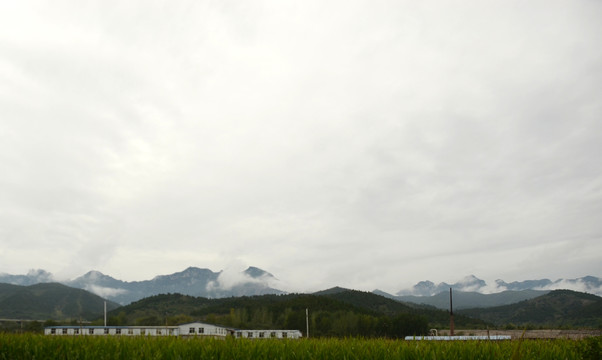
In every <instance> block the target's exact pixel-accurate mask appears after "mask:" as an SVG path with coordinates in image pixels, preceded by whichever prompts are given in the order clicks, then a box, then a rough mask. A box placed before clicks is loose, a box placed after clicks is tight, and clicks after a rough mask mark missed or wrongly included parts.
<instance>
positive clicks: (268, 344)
mask: <svg viewBox="0 0 602 360" xmlns="http://www.w3.org/2000/svg"><path fill="white" fill-rule="evenodd" d="M601 347H602V338H601V337H597V338H589V339H586V340H579V341H576V340H537V341H533V340H531V341H528V340H525V341H502V342H487V341H463V342H457V341H453V342H451V341H450V342H427V341H421V342H420V341H417V342H416V341H400V340H386V339H361V338H346V339H333V338H329V339H303V340H261V341H258V340H255V341H253V340H245V339H228V340H213V339H202V340H200V339H183V338H170V337H165V338H150V337H137V338H131V337H58V336H57V337H52V336H42V335H32V334H24V335H17V334H0V359H188V358H190V359H192V358H197V359H262V358H263V359H369V358H371V359H600V358H602V352H601Z"/></svg>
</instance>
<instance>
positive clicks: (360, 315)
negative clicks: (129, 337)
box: [109, 288, 487, 337]
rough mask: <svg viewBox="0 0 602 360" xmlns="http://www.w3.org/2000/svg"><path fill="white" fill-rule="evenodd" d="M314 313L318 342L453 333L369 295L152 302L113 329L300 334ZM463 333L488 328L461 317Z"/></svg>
mask: <svg viewBox="0 0 602 360" xmlns="http://www.w3.org/2000/svg"><path fill="white" fill-rule="evenodd" d="M306 309H308V310H309V321H310V328H311V329H312V330H311V333H312V334H313V335H314V336H366V337H372V336H388V337H397V336H401V335H405V334H418V333H424V332H426V331H427V330H428V329H429V328H430V327H447V326H448V325H449V315H448V313H447V312H446V311H442V310H437V309H434V308H415V307H410V306H407V305H405V304H402V303H400V302H398V301H395V300H391V299H388V298H385V297H383V296H380V295H376V294H373V293H369V292H362V291H355V290H346V289H340V288H338V289H329V290H325V291H323V292H319V293H316V294H287V295H262V296H250V297H248V296H245V297H231V298H221V299H206V298H201V297H192V296H186V295H181V294H163V295H157V296H151V297H148V298H145V299H142V300H139V301H137V302H134V303H132V304H130V305H126V306H124V307H121V308H119V309H116V310H114V311H112V312H110V313H109V323H110V324H112V325H134V324H137V325H163V324H170V325H171V324H177V323H183V322H187V321H193V320H200V321H205V322H208V323H214V324H219V325H223V326H227V327H232V328H243V329H244V328H253V329H270V328H273V329H299V330H302V331H304V332H305V329H306V318H305V311H306ZM456 324H457V326H459V327H462V326H465V327H467V328H468V327H470V328H475V327H476V328H479V327H480V328H484V327H486V326H487V324H486V323H485V322H484V321H482V320H475V319H470V318H468V317H466V316H461V315H460V316H458V317H457V318H456Z"/></svg>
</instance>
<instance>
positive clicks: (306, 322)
mask: <svg viewBox="0 0 602 360" xmlns="http://www.w3.org/2000/svg"><path fill="white" fill-rule="evenodd" d="M305 327H306V334H307V338H308V339H309V309H308V308H305Z"/></svg>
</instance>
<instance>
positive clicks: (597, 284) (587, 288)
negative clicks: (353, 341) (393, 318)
mask: <svg viewBox="0 0 602 360" xmlns="http://www.w3.org/2000/svg"><path fill="white" fill-rule="evenodd" d="M450 288H451V289H453V290H455V291H464V292H478V293H498V292H502V291H507V290H510V291H522V290H547V291H550V290H561V289H568V290H575V291H582V292H586V293H590V294H596V295H598V296H600V295H602V279H600V278H597V277H594V276H584V277H581V278H577V279H558V280H556V281H552V280H550V279H541V280H525V281H513V282H511V283H507V282H505V281H504V280H500V279H498V280H496V281H495V285H493V286H490V285H489V284H487V282H485V280H481V279H479V278H477V277H475V276H474V275H469V276H467V277H465V278H463V279H462V280H460V281H458V282H456V283H454V284H448V283H445V282H442V283H439V284H437V285H435V283H433V282H432V281H428V280H426V281H421V282H419V283H417V284H416V285H414V286H413V287H412V288H411V289H404V290H400V291H398V292H397V294H396V295H397V296H407V295H412V296H433V295H437V294H439V293H441V292H447V291H449V289H450Z"/></svg>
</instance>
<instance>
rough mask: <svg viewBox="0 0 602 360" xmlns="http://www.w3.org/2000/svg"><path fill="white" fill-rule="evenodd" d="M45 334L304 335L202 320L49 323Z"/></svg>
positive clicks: (218, 336)
mask: <svg viewBox="0 0 602 360" xmlns="http://www.w3.org/2000/svg"><path fill="white" fill-rule="evenodd" d="M44 334H45V335H54V336H56V335H71V336H103V335H116V336H182V337H213V338H217V339H225V338H226V337H227V336H234V337H235V338H247V339H269V338H275V339H298V338H300V337H301V336H302V335H301V332H300V331H299V330H235V329H228V328H225V327H222V326H218V325H213V324H206V323H202V322H193V323H187V324H180V325H177V326H83V325H82V326H80V325H68V326H49V327H46V328H44Z"/></svg>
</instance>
